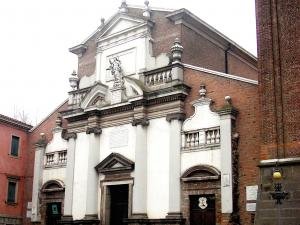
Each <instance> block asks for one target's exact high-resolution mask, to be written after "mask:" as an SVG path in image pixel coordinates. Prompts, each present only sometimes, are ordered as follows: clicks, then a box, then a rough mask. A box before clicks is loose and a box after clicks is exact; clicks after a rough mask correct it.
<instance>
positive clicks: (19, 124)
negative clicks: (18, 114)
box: [0, 114, 32, 132]
mask: <svg viewBox="0 0 300 225" xmlns="http://www.w3.org/2000/svg"><path fill="white" fill-rule="evenodd" d="M0 123H4V124H8V125H11V126H13V127H15V128H19V129H22V130H24V131H26V132H28V131H29V130H30V129H31V128H32V126H31V125H29V124H26V123H23V122H21V121H19V120H16V119H13V118H11V117H8V116H4V115H1V114H0Z"/></svg>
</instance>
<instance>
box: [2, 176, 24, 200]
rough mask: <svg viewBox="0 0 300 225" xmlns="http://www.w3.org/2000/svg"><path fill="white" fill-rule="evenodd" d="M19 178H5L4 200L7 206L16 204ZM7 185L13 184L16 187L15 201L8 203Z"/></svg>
mask: <svg viewBox="0 0 300 225" xmlns="http://www.w3.org/2000/svg"><path fill="white" fill-rule="evenodd" d="M19 180H20V178H19V177H11V176H8V177H7V188H6V199H5V203H6V204H7V205H17V204H18V190H19ZM9 183H15V184H16V187H15V196H14V197H15V199H14V201H13V202H12V201H9V196H8V195H9Z"/></svg>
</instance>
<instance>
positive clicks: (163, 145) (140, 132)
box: [31, 1, 259, 225]
mask: <svg viewBox="0 0 300 225" xmlns="http://www.w3.org/2000/svg"><path fill="white" fill-rule="evenodd" d="M70 51H71V52H72V53H74V54H76V55H78V73H76V72H74V73H72V75H71V77H70V78H69V82H70V86H71V88H72V90H71V91H70V92H69V99H68V101H67V102H66V103H65V104H64V105H63V106H62V107H60V108H58V109H57V110H56V112H55V117H54V116H51V117H49V118H48V119H46V120H45V121H44V122H42V123H41V125H40V128H37V129H36V131H35V132H40V133H41V135H40V136H39V137H37V136H36V145H35V167H34V178H33V191H32V212H31V214H32V215H31V223H34V224H103V225H118V224H187V225H196V224H198V225H199V224H206V225H213V224H228V223H229V224H240V223H242V224H251V223H252V219H253V213H254V210H255V209H253V208H251V209H249V208H248V205H247V204H248V203H249V202H247V201H248V200H249V199H247V197H246V186H247V187H248V186H249V187H255V185H256V176H257V169H256V167H255V166H256V163H257V162H256V154H257V151H258V147H257V146H258V144H257V139H258V137H259V129H258V122H257V118H258V110H257V106H258V97H257V93H258V88H257V69H256V59H255V57H253V56H252V55H251V54H250V53H248V52H246V51H245V50H244V49H242V48H241V47H239V46H238V45H237V44H235V43H234V42H232V41H231V40H229V39H228V38H226V37H225V36H224V35H222V34H221V33H219V32H217V31H216V30H215V29H213V28H212V27H210V26H209V25H207V24H206V23H205V22H203V21H202V20H200V19H199V18H198V17H197V16H195V15H193V14H192V13H191V12H189V11H188V10H186V9H180V10H175V11H171V10H165V9H157V8H152V7H149V3H148V2H147V1H146V2H145V6H143V7H133V6H129V5H127V4H126V2H125V1H122V5H121V6H120V8H119V11H118V12H117V13H116V14H115V15H113V16H112V17H111V18H110V19H109V20H107V21H104V20H102V21H101V25H100V26H99V28H98V29H97V30H96V31H95V32H94V33H93V34H92V35H90V36H89V37H88V38H87V40H85V41H84V42H82V43H81V44H79V45H77V46H75V47H72V48H70ZM53 115H54V114H53ZM56 115H57V116H56ZM50 120H51V121H50ZM54 120H55V123H54ZM50 122H51V124H53V125H54V126H52V127H51V129H50V126H43V124H50ZM33 136H34V135H33ZM251 203H252V204H255V203H253V202H251Z"/></svg>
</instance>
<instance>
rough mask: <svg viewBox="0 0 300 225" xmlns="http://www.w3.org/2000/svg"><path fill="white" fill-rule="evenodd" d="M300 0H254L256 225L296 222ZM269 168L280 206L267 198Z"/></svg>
mask: <svg viewBox="0 0 300 225" xmlns="http://www.w3.org/2000/svg"><path fill="white" fill-rule="evenodd" d="M299 7H300V2H299V0H289V1H284V0H278V1H263V0H257V1H256V17H257V39H258V68H259V83H260V84H259V94H260V111H261V117H260V125H261V128H260V130H261V138H260V152H259V160H260V162H259V167H260V176H259V184H260V185H259V187H260V191H259V195H258V206H257V215H256V224H258V225H260V224H263V225H269V224H272V225H273V224H289V225H292V224H295V225H298V224H299V221H300V191H299V190H300V182H299V180H300V51H299V49H300V29H299V27H300V13H299V10H300V8H299ZM274 170H279V171H280V172H281V174H282V180H281V181H280V183H282V191H285V192H287V193H288V196H287V198H286V199H284V200H282V204H277V205H276V204H275V203H274V202H275V200H273V199H271V195H270V194H271V193H272V192H274V184H275V182H278V181H275V180H272V173H273V172H274Z"/></svg>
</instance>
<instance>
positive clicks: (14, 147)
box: [10, 136, 20, 156]
mask: <svg viewBox="0 0 300 225" xmlns="http://www.w3.org/2000/svg"><path fill="white" fill-rule="evenodd" d="M19 142H20V138H19V137H16V136H12V138H11V149H10V154H11V155H12V156H18V155H19Z"/></svg>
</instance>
